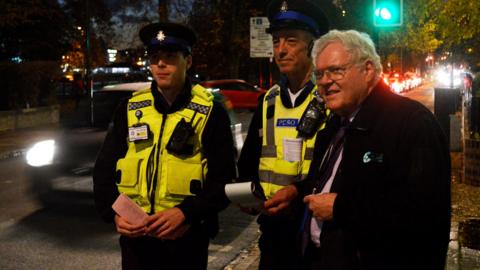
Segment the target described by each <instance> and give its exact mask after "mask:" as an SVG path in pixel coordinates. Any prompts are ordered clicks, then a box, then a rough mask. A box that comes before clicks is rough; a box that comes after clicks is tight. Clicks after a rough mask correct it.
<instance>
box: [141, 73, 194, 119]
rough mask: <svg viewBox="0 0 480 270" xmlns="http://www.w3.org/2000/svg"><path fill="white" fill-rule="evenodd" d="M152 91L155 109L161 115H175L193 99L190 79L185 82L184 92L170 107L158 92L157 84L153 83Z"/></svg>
mask: <svg viewBox="0 0 480 270" xmlns="http://www.w3.org/2000/svg"><path fill="white" fill-rule="evenodd" d="M150 89H151V91H152V95H153V99H154V106H155V109H156V110H157V111H158V112H159V113H161V114H168V113H174V112H176V111H179V110H181V109H182V108H184V107H185V106H187V105H188V103H189V102H190V100H191V98H192V84H191V83H190V80H189V79H188V78H187V79H186V80H185V84H184V85H183V89H182V91H181V92H180V94H178V96H177V98H176V99H175V101H173V103H172V105H170V106H169V105H168V102H167V100H166V99H165V98H164V97H163V95H162V94H161V93H160V91H158V90H157V83H156V82H155V81H153V82H152V85H151V87H150Z"/></svg>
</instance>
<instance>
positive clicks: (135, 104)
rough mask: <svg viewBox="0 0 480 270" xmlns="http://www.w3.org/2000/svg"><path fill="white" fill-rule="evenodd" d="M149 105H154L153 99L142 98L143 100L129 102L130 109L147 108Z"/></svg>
mask: <svg viewBox="0 0 480 270" xmlns="http://www.w3.org/2000/svg"><path fill="white" fill-rule="evenodd" d="M148 106H152V101H151V100H142V101H135V102H129V103H128V110H129V111H132V110H138V109H141V108H145V107H148Z"/></svg>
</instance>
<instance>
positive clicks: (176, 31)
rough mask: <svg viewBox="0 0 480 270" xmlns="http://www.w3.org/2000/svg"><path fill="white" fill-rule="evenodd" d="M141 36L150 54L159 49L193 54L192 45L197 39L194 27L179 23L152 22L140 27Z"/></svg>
mask: <svg viewBox="0 0 480 270" xmlns="http://www.w3.org/2000/svg"><path fill="white" fill-rule="evenodd" d="M139 36H140V39H141V40H142V42H143V44H144V45H145V46H146V47H147V53H148V54H152V53H155V52H157V51H158V50H169V51H182V52H185V53H188V54H191V53H192V46H193V44H195V42H196V41H197V38H196V36H195V33H194V32H193V30H192V29H190V28H189V27H188V26H185V25H182V24H178V23H152V24H149V25H146V26H144V27H143V28H142V29H140V32H139Z"/></svg>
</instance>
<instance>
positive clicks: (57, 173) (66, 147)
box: [26, 82, 243, 203]
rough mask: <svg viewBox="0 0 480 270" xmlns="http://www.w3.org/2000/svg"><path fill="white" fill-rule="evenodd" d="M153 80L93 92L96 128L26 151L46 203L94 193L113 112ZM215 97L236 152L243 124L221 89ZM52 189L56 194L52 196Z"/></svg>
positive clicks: (64, 134)
mask: <svg viewBox="0 0 480 270" xmlns="http://www.w3.org/2000/svg"><path fill="white" fill-rule="evenodd" d="M150 84H151V82H136V83H124V84H116V85H108V86H105V87H103V88H102V89H100V90H98V91H95V92H94V93H93V103H92V117H93V120H94V121H93V123H94V126H93V127H82V128H75V129H65V130H60V131H59V132H58V134H57V135H56V136H53V137H52V138H48V139H46V140H42V141H39V142H37V143H36V144H34V145H33V146H32V147H31V148H29V149H28V150H27V153H26V163H27V164H28V166H27V172H28V174H29V177H30V178H31V183H32V190H33V192H34V194H35V195H37V197H38V198H39V199H40V200H41V201H42V202H44V203H49V202H52V201H53V202H55V201H57V199H58V198H57V197H58V194H64V195H65V196H63V197H66V198H68V197H70V196H71V194H72V192H73V193H75V194H78V193H79V192H81V193H82V192H83V193H86V194H90V195H89V196H91V192H92V172H93V166H94V163H95V159H96V156H97V153H98V151H99V149H100V147H101V145H102V142H103V140H104V138H105V135H106V128H107V127H108V124H109V123H110V121H111V118H112V116H113V112H114V111H115V108H116V107H117V106H118V104H119V102H121V100H122V99H126V98H128V97H130V96H131V95H132V93H133V92H135V91H139V90H142V89H147V88H149V87H150ZM212 93H213V95H214V100H216V101H219V102H221V103H222V104H226V108H227V111H228V112H229V116H230V118H231V123H232V125H231V128H232V133H233V137H234V142H235V145H236V149H237V152H239V151H240V149H241V147H242V146H243V137H242V134H241V130H242V124H241V123H237V122H236V120H235V115H234V112H233V111H232V110H231V108H229V107H228V104H229V102H228V100H227V99H226V98H225V97H224V96H222V95H221V94H220V92H218V91H213V92H212ZM72 188H73V190H72ZM53 191H54V193H55V195H56V196H57V197H52V194H53Z"/></svg>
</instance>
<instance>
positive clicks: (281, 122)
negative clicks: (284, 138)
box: [277, 118, 298, 127]
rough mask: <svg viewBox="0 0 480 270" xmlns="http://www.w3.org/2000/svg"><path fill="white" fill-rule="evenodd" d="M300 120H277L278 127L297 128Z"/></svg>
mask: <svg viewBox="0 0 480 270" xmlns="http://www.w3.org/2000/svg"><path fill="white" fill-rule="evenodd" d="M296 126H298V119H296V118H279V119H277V127H296Z"/></svg>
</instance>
